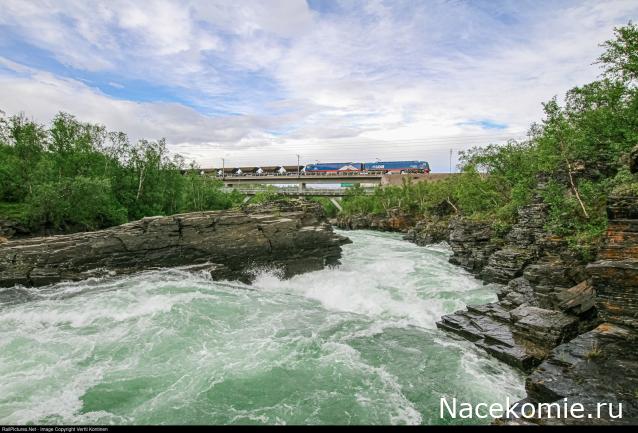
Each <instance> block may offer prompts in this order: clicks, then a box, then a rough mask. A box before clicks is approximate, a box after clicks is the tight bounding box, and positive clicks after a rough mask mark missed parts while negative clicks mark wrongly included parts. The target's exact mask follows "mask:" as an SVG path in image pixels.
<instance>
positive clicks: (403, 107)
mask: <svg viewBox="0 0 638 433" xmlns="http://www.w3.org/2000/svg"><path fill="white" fill-rule="evenodd" d="M328 6H330V7H332V8H333V9H336V11H335V12H331V13H320V12H318V11H314V10H311V9H310V8H309V6H308V5H307V4H306V2H304V1H295V0H280V1H274V0H273V1H268V2H262V1H257V0H255V1H242V2H240V3H238V4H237V3H230V2H227V1H221V0H215V1H190V2H170V1H161V0H154V1H152V2H148V3H146V2H145V3H133V4H132V3H130V2H124V1H120V0H117V1H112V2H104V3H100V4H94V3H90V2H84V1H80V0H68V1H46V0H41V1H40V2H37V1H34V2H27V3H25V2H21V1H17V0H5V1H4V2H3V8H2V10H0V26H2V28H1V29H5V30H7V31H8V32H10V33H11V34H13V35H15V36H16V37H21V38H23V39H24V40H25V41H26V42H27V43H29V44H31V45H33V46H36V47H38V48H40V49H42V50H45V51H47V52H49V53H50V54H51V56H53V57H54V58H56V59H57V60H58V61H60V62H62V63H63V64H65V65H69V66H71V67H73V68H75V69H77V70H81V71H86V72H87V73H89V74H91V73H100V74H107V75H108V74H111V75H114V76H116V78H108V79H107V80H106V81H105V82H104V84H106V86H110V87H113V88H115V89H118V90H119V91H120V92H124V91H125V90H130V89H129V86H128V85H126V84H125V81H126V80H133V81H134V80H141V81H145V82H149V83H151V84H153V85H154V86H157V87H162V86H163V87H170V88H171V89H173V91H175V92H178V93H179V95H180V97H181V98H182V100H187V101H190V103H191V104H192V105H193V106H197V107H201V108H202V110H201V112H198V111H196V110H195V109H193V108H190V107H187V106H185V105H183V104H180V103H166V102H136V101H134V100H130V101H127V100H122V99H116V98H113V97H110V96H108V95H107V94H105V93H102V92H101V91H100V90H98V89H96V88H93V87H91V86H90V85H88V84H85V82H83V81H82V80H81V77H80V76H77V77H74V76H73V75H72V74H71V75H70V76H61V75H54V74H53V73H48V72H46V71H43V70H38V69H28V68H27V69H25V67H24V66H23V65H21V64H19V63H20V62H14V61H11V60H9V59H11V51H10V50H8V53H7V54H5V53H4V51H5V50H6V49H7V45H5V44H2V43H0V55H4V56H5V57H6V58H5V59H4V62H3V63H0V64H4V69H5V71H6V72H4V73H3V72H2V69H0V84H1V85H2V87H0V108H2V109H4V110H5V111H8V112H10V113H11V112H16V111H24V112H26V113H29V114H32V115H34V116H35V117H36V118H37V119H39V120H42V121H44V120H47V119H50V118H51V116H52V115H53V114H54V113H55V112H57V111H58V110H64V111H68V112H71V113H74V114H77V115H78V116H79V117H80V118H82V119H85V120H91V121H98V122H101V123H104V124H106V125H107V126H108V127H109V128H113V129H120V130H123V131H125V132H127V133H128V134H129V135H130V136H131V137H132V138H138V137H156V138H157V137H162V136H165V137H166V138H167V139H168V141H169V143H170V144H171V146H172V148H173V149H175V150H178V151H180V152H183V153H186V154H187V156H191V157H194V158H197V159H198V160H200V162H201V163H202V164H203V165H207V164H212V163H213V161H214V160H216V159H217V158H219V157H221V156H226V157H228V158H231V159H234V160H235V161H237V163H248V162H253V161H255V160H259V161H261V162H263V163H274V162H278V161H277V160H279V161H281V160H282V159H283V158H288V157H291V158H292V157H294V153H297V152H301V153H302V154H303V155H304V157H305V158H306V159H307V160H310V161H312V160H314V159H324V158H329V159H341V158H345V159H350V158H352V159H357V158H358V159H369V158H372V157H382V158H383V157H385V155H390V154H392V155H396V156H397V157H398V156H402V157H410V155H414V156H413V157H417V155H416V154H418V157H419V158H425V159H430V160H431V161H433V162H434V163H433V166H435V167H436V168H439V169H441V170H444V169H446V168H447V164H448V162H447V158H448V151H449V147H454V148H462V147H466V146H469V145H471V144H476V143H478V142H479V141H480V139H479V138H474V137H475V136H476V135H479V134H481V133H487V136H486V138H485V139H488V138H489V137H491V136H493V135H494V134H495V133H499V134H500V133H501V132H505V133H509V134H511V135H513V136H519V135H520V133H521V131H524V130H525V129H526V128H527V126H528V125H529V123H530V122H532V121H535V120H538V119H539V118H540V116H541V105H540V103H541V102H542V101H546V100H547V99H549V98H551V97H552V96H553V95H555V94H558V95H561V94H563V93H564V92H565V91H566V90H567V89H569V88H571V87H573V86H574V85H578V84H583V83H585V82H587V81H590V80H592V79H594V78H595V77H596V75H597V74H598V72H599V70H598V68H597V67H596V66H592V65H591V62H592V61H593V60H594V59H595V58H596V57H597V55H598V54H599V53H600V50H601V49H600V47H598V43H600V42H602V41H604V40H605V39H608V38H610V37H611V35H612V27H613V26H614V25H622V24H624V23H626V21H627V20H628V18H629V17H631V16H632V15H635V13H636V12H638V5H636V4H635V2H632V1H609V2H605V3H599V2H594V1H587V2H564V3H552V2H548V3H544V4H538V3H536V2H530V3H524V2H512V3H499V4H498V5H495V4H494V3H491V2H486V3H480V2H468V3H458V2H456V3H448V2H438V1H430V2H426V3H416V2H412V1H407V2H394V1H393V2H383V1H370V2H367V3H354V2H350V1H345V2H341V3H336V2H330V3H328ZM8 47H9V48H10V46H8ZM23 63H25V62H23ZM59 74H61V73H59ZM109 76H110V75H109ZM89 82H91V81H89ZM123 83H124V84H123ZM102 88H103V89H105V87H102ZM105 91H107V89H105ZM131 98H132V99H133V96H131ZM146 99H149V98H146ZM150 99H151V100H152V98H150ZM159 100H160V98H158V101H159ZM215 109H224V110H227V111H230V112H233V113H236V114H228V115H215V116H207V115H204V114H202V112H206V111H215ZM483 119H489V120H492V121H495V122H498V123H504V124H507V125H508V127H507V129H506V130H505V131H484V130H482V129H481V128H480V127H479V126H477V125H472V124H467V121H468V120H483ZM464 123H465V124H464ZM450 136H458V137H464V138H460V139H459V140H458V141H454V140H448V139H443V138H442V137H450ZM437 137H438V139H437ZM416 138H430V141H429V142H425V141H423V142H419V143H417V142H414V141H411V142H408V141H405V140H412V139H416ZM379 140H386V141H390V143H386V144H382V145H370V144H369V143H370V142H373V141H374V142H378V143H381V141H379ZM402 140H403V141H402ZM358 143H365V144H358ZM392 143H394V144H392ZM414 143H417V144H414ZM291 155H292V156H291Z"/></svg>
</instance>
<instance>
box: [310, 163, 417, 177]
mask: <svg viewBox="0 0 638 433" xmlns="http://www.w3.org/2000/svg"><path fill="white" fill-rule="evenodd" d="M303 171H304V172H305V173H306V174H315V173H316V174H320V173H379V172H381V173H429V172H430V164H428V163H427V161H376V162H318V163H316V164H308V165H306V166H305V167H304V169H303Z"/></svg>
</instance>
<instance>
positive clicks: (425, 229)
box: [403, 218, 450, 246]
mask: <svg viewBox="0 0 638 433" xmlns="http://www.w3.org/2000/svg"><path fill="white" fill-rule="evenodd" d="M403 239H405V240H407V241H410V242H413V243H415V244H417V245H419V246H425V245H430V244H438V243H439V242H449V240H450V231H449V227H448V221H447V220H446V219H439V218H436V219H431V220H421V221H418V222H417V223H416V225H415V226H414V227H412V228H410V229H409V230H408V231H407V233H406V234H405V236H404V237H403Z"/></svg>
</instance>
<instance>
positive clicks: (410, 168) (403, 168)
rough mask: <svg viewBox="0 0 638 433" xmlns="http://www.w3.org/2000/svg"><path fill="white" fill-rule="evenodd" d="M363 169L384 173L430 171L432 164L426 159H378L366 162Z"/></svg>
mask: <svg viewBox="0 0 638 433" xmlns="http://www.w3.org/2000/svg"><path fill="white" fill-rule="evenodd" d="M362 170H363V171H367V172H368V173H370V172H384V173H388V172H391V173H429V172H430V164H428V163H427V162H426V161H376V162H364V163H363V164H362Z"/></svg>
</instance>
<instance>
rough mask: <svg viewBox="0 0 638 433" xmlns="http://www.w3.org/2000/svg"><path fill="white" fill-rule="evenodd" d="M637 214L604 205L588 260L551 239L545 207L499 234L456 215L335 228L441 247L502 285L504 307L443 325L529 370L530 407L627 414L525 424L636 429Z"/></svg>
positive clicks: (620, 200)
mask: <svg viewBox="0 0 638 433" xmlns="http://www.w3.org/2000/svg"><path fill="white" fill-rule="evenodd" d="M637 209H638V198H636V197H610V198H609V199H608V217H609V229H608V231H607V235H606V236H605V239H604V242H603V245H602V246H601V248H600V249H599V251H598V254H597V257H596V259H595V260H590V261H587V260H585V259H583V258H582V256H581V255H579V254H577V253H575V252H574V251H573V250H572V249H570V248H569V247H568V245H567V243H566V242H565V241H564V240H562V239H561V238H559V237H556V236H551V235H549V234H548V233H546V231H545V230H544V226H545V224H546V221H547V206H546V205H544V204H543V203H542V201H541V200H535V201H534V202H533V203H531V204H530V205H528V206H525V207H523V208H521V209H519V212H518V218H517V222H516V223H515V224H514V225H513V226H512V227H511V229H510V230H508V231H507V232H506V233H497V232H496V231H495V230H494V228H493V227H492V225H491V224H490V223H489V222H481V221H472V220H466V219H462V218H456V217H452V218H449V219H444V218H440V219H430V220H428V221H419V222H415V223H413V224H412V225H411V226H410V225H409V224H406V225H399V226H397V224H396V221H399V220H402V221H406V220H407V218H403V219H401V218H399V217H397V215H396V214H395V215H390V216H389V217H388V218H386V219H385V220H386V221H385V222H384V221H382V220H383V219H380V218H378V217H377V218H370V217H365V216H364V217H354V218H352V217H350V218H348V219H344V218H341V220H340V221H338V222H337V225H338V226H340V227H353V226H355V227H365V226H366V225H368V226H369V228H374V229H381V230H390V231H399V232H403V233H405V239H407V240H409V241H411V242H414V243H417V244H419V245H427V244H430V243H432V242H439V241H441V240H445V241H447V242H448V243H449V244H450V246H451V248H452V251H453V255H452V256H451V258H450V262H451V263H454V264H456V265H458V266H460V267H462V268H463V269H465V270H467V271H469V272H471V273H472V274H474V275H476V276H477V277H478V278H480V279H482V280H483V281H485V282H493V283H499V284H501V285H502V286H501V287H502V288H501V290H500V292H499V294H498V298H499V299H498V301H496V302H492V303H489V304H483V305H469V306H468V307H467V309H465V310H460V311H457V312H455V313H454V314H449V315H444V316H443V317H442V318H441V320H440V321H439V322H438V323H437V325H438V326H439V327H440V328H441V329H443V330H445V331H448V332H452V333H455V334H457V335H460V336H462V337H463V338H466V339H467V340H469V341H471V342H473V343H474V344H475V345H476V346H478V347H480V348H481V349H483V350H485V351H486V352H487V353H489V354H490V355H492V356H494V357H496V358H498V359H500V360H502V361H504V362H506V363H508V364H509V365H512V366H515V367H517V368H519V369H521V370H522V371H524V372H526V373H527V374H528V377H527V381H526V390H527V394H528V397H527V399H526V400H525V401H526V402H532V403H551V402H555V401H559V400H562V399H563V398H568V399H570V401H573V402H581V403H582V404H583V405H584V406H585V408H586V409H587V410H592V408H595V406H596V404H597V403H598V402H601V403H607V402H609V403H614V404H618V403H622V405H623V406H624V416H623V418H622V419H613V418H611V417H610V416H608V415H606V414H605V413H603V418H602V419H588V418H585V419H575V418H572V419H560V420H547V419H545V418H542V417H541V418H536V419H530V420H526V421H523V422H522V423H534V424H552V423H555V424H591V423H632V422H635V421H636V419H638V405H637V404H636V395H635V392H636V389H638V376H637V375H636V373H635V372H636V371H638V353H636V350H635V344H636V341H638V339H637V337H638V331H637V328H636V317H638V315H637V314H636V306H637V305H638V302H637V300H638V294H637V292H636V287H638V248H637V245H638V238H636V233H638V212H637ZM370 222H372V224H370ZM496 422H497V423H505V424H508V423H512V424H519V423H521V421H520V420H497V421H496Z"/></svg>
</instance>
